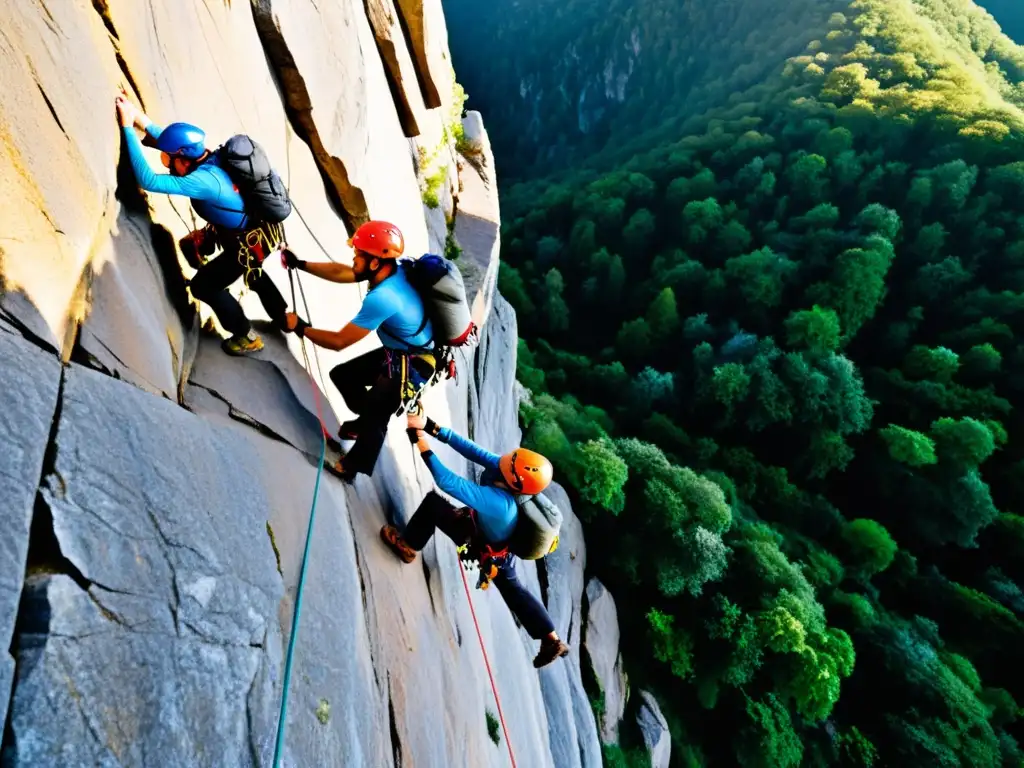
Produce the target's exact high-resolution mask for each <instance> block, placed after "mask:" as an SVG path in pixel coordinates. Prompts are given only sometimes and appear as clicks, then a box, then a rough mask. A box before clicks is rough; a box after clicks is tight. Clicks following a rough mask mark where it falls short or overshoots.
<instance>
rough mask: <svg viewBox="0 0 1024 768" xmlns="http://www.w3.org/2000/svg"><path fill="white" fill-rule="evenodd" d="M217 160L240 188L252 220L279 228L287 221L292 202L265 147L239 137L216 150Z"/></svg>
mask: <svg viewBox="0 0 1024 768" xmlns="http://www.w3.org/2000/svg"><path fill="white" fill-rule="evenodd" d="M217 157H218V159H219V160H220V165H221V168H223V169H224V170H225V171H227V174H228V176H230V177H231V181H233V182H234V183H235V186H236V187H238V193H239V194H240V195H241V196H242V202H244V203H245V212H246V213H247V214H248V215H249V216H250V218H252V219H255V220H257V221H262V222H266V223H267V224H278V223H280V222H282V221H284V220H285V219H287V218H288V215H289V214H290V213H291V212H292V201H291V200H290V199H289V198H288V190H287V189H286V188H285V186H284V182H283V181H282V180H281V177H280V176H278V174H277V171H275V170H274V169H273V168H272V167H271V165H270V158H268V157H267V153H266V152H265V151H264V150H263V147H261V146H260V145H259V144H257V143H256V142H255V141H253V140H252V139H251V138H249V137H248V136H246V135H245V134H244V133H240V134H238V135H237V136H232V137H231V138H230V139H228V140H227V141H226V142H225V143H224V146H222V147H220V148H219V149H218V150H217Z"/></svg>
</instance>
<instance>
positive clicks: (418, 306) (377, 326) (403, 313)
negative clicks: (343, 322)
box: [352, 267, 434, 351]
mask: <svg viewBox="0 0 1024 768" xmlns="http://www.w3.org/2000/svg"><path fill="white" fill-rule="evenodd" d="M352 324H353V325H358V326H359V327H360V328H365V329H366V330H368V331H376V332H377V335H378V336H379V337H380V342H381V344H383V345H384V346H385V347H387V348H388V349H396V350H399V351H405V350H409V349H417V348H423V347H430V345H431V343H432V341H433V338H434V329H433V328H432V327H431V325H430V320H428V319H427V318H426V310H425V309H424V308H423V299H421V298H420V295H419V293H417V292H416V289H415V288H413V287H412V285H411V284H410V283H409V280H408V278H406V276H405V271H404V270H403V269H402V268H401V267H398V270H397V271H396V272H395V274H393V275H392V276H391V277H389V278H387V279H386V280H384V281H383V282H381V283H378V284H377V285H376V286H375V287H374V288H371V289H370V292H369V293H367V294H366V298H365V299H363V306H362V307H361V308H360V310H359V314H358V315H356V316H355V317H354V318H352Z"/></svg>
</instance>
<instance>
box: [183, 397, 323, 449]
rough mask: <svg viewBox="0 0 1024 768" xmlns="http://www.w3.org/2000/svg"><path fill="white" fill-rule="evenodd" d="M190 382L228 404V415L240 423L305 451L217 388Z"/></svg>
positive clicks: (265, 435) (279, 441)
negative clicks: (241, 407) (235, 403)
mask: <svg viewBox="0 0 1024 768" xmlns="http://www.w3.org/2000/svg"><path fill="white" fill-rule="evenodd" d="M189 384H190V385H191V386H193V387H195V388H196V389H202V390H205V391H206V392H209V393H210V394H211V395H213V396H214V397H215V398H217V399H218V400H220V401H221V402H222V403H224V404H225V405H227V406H228V415H230V416H231V418H232V419H234V420H235V421H237V422H239V423H240V424H245V425H246V426H249V427H252V428H253V429H255V430H256V431H257V432H259V433H260V434H261V435H263V436H264V437H269V438H270V439H271V440H274V441H275V442H278V443H284V444H285V445H287V446H290V447H292V448H295V450H297V451H300V452H303V451H302V449H301V448H298V447H297V446H295V445H292V443H291V441H289V440H287V439H285V438H284V437H283V436H282V435H280V434H278V433H277V432H275V431H274V430H272V429H271V428H270V427H268V426H267V425H266V424H263V423H262V422H259V421H257V420H256V419H254V418H253V417H252V416H250V415H249V414H247V413H245V412H244V411H240V410H238V409H237V408H235V406H234V405H232V403H231V401H230V400H228V399H227V398H226V397H224V395H222V394H221V393H220V392H218V391H217V390H215V389H210V388H209V387H204V386H203V385H202V384H197V383H196V382H194V381H190V382H189ZM307 455H308V454H307Z"/></svg>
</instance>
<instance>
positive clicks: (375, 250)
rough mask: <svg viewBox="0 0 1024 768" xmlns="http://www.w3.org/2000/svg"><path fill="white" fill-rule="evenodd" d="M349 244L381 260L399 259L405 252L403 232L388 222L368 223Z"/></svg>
mask: <svg viewBox="0 0 1024 768" xmlns="http://www.w3.org/2000/svg"><path fill="white" fill-rule="evenodd" d="M348 244H349V247H350V248H356V249H358V250H360V251H363V252H364V253H368V254H370V255H371V256H376V257H377V258H380V259H397V258H398V257H399V256H401V255H402V252H403V251H404V250H405V238H403V237H402V232H401V230H400V229H399V228H398V227H396V226H395V225H394V224H390V223H388V222H386V221H368V222H366V223H365V224H363V225H362V226H360V227H359V229H357V230H356V233H355V234H354V235H352V237H350V238H349V239H348Z"/></svg>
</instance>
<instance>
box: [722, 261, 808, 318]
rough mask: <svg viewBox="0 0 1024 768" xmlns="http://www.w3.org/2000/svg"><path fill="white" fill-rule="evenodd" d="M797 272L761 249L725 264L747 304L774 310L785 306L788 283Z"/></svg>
mask: <svg viewBox="0 0 1024 768" xmlns="http://www.w3.org/2000/svg"><path fill="white" fill-rule="evenodd" d="M795 271H796V264H794V263H793V262H792V261H790V260H789V259H787V258H786V257H785V256H781V255H779V254H777V253H775V252H774V251H772V249H771V248H760V249H758V250H756V251H753V252H751V253H748V254H745V255H743V256H736V257H734V258H732V259H729V260H728V261H726V262H725V276H726V279H727V280H728V281H729V283H730V284H732V285H734V286H735V287H736V289H737V291H738V292H739V294H740V295H741V296H742V297H743V298H744V299H745V300H746V301H749V302H751V303H752V304H755V305H757V306H760V307H764V308H767V309H771V308H774V307H777V306H778V305H779V304H780V303H781V302H782V292H783V290H784V288H785V285H786V282H787V280H789V278H790V277H791V276H792V275H793V273H794V272H795Z"/></svg>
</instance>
